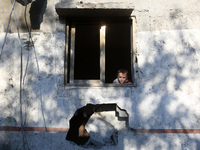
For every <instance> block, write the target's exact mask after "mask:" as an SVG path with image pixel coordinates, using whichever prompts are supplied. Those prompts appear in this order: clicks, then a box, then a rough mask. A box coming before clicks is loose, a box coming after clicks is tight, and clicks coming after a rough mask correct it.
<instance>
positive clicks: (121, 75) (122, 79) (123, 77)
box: [117, 72, 127, 84]
mask: <svg viewBox="0 0 200 150" xmlns="http://www.w3.org/2000/svg"><path fill="white" fill-rule="evenodd" d="M117 77H118V80H119V82H120V83H121V84H123V83H124V82H125V81H126V79H127V73H121V72H120V73H119V74H118V76H117Z"/></svg>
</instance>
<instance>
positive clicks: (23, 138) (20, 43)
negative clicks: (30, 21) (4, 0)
mask: <svg viewBox="0 0 200 150" xmlns="http://www.w3.org/2000/svg"><path fill="white" fill-rule="evenodd" d="M14 3H15V0H14ZM11 4H12V0H11ZM13 14H14V17H15V24H16V27H17V33H18V40H19V45H20V55H21V68H20V98H19V99H20V120H21V132H22V141H23V149H24V150H25V149H26V148H25V136H24V129H23V128H24V126H23V110H22V105H23V104H22V95H23V89H22V74H23V48H22V42H21V38H20V34H19V26H18V22H17V18H16V15H15V11H14V9H13Z"/></svg>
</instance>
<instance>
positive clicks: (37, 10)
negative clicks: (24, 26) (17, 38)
mask: <svg viewBox="0 0 200 150" xmlns="http://www.w3.org/2000/svg"><path fill="white" fill-rule="evenodd" d="M46 8H47V0H36V1H34V2H33V3H32V4H31V8H30V12H29V13H30V20H31V28H32V29H34V30H36V29H40V25H41V23H42V22H43V15H44V13H45V10H46Z"/></svg>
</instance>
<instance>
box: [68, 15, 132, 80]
mask: <svg viewBox="0 0 200 150" xmlns="http://www.w3.org/2000/svg"><path fill="white" fill-rule="evenodd" d="M68 21H69V24H68V25H67V28H66V29H67V31H66V32H67V33H66V35H67V37H66V38H67V39H66V45H67V46H66V58H67V60H66V62H68V63H67V64H65V66H66V70H67V71H66V70H65V71H66V73H65V74H66V75H65V78H66V79H65V81H67V83H78V84H85V83H97V84H101V83H112V82H113V80H114V79H115V78H116V75H117V70H118V69H121V68H125V69H127V70H128V72H129V80H131V81H132V83H133V80H134V79H133V77H134V76H133V73H134V71H133V63H134V62H133V60H132V59H133V58H134V56H133V52H132V49H133V43H132V42H133V40H132V38H133V37H132V31H133V29H132V20H131V19H129V18H126V19H121V20H120V19H117V20H116V19H114V20H113V19H108V20H104V21H102V20H100V21H97V20H92V19H91V20H89V21H88V20H87V21H83V20H81V21H77V20H76V21H73V20H71V21H70V20H68ZM70 24H71V25H70Z"/></svg>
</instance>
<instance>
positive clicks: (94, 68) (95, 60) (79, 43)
mask: <svg viewBox="0 0 200 150" xmlns="http://www.w3.org/2000/svg"><path fill="white" fill-rule="evenodd" d="M99 30H100V26H99V25H97V24H77V25H76V35H75V37H76V38H75V64H74V79H80V80H92V79H98V80H99V79H100V47H99V41H100V37H99V34H100V33H99Z"/></svg>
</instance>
